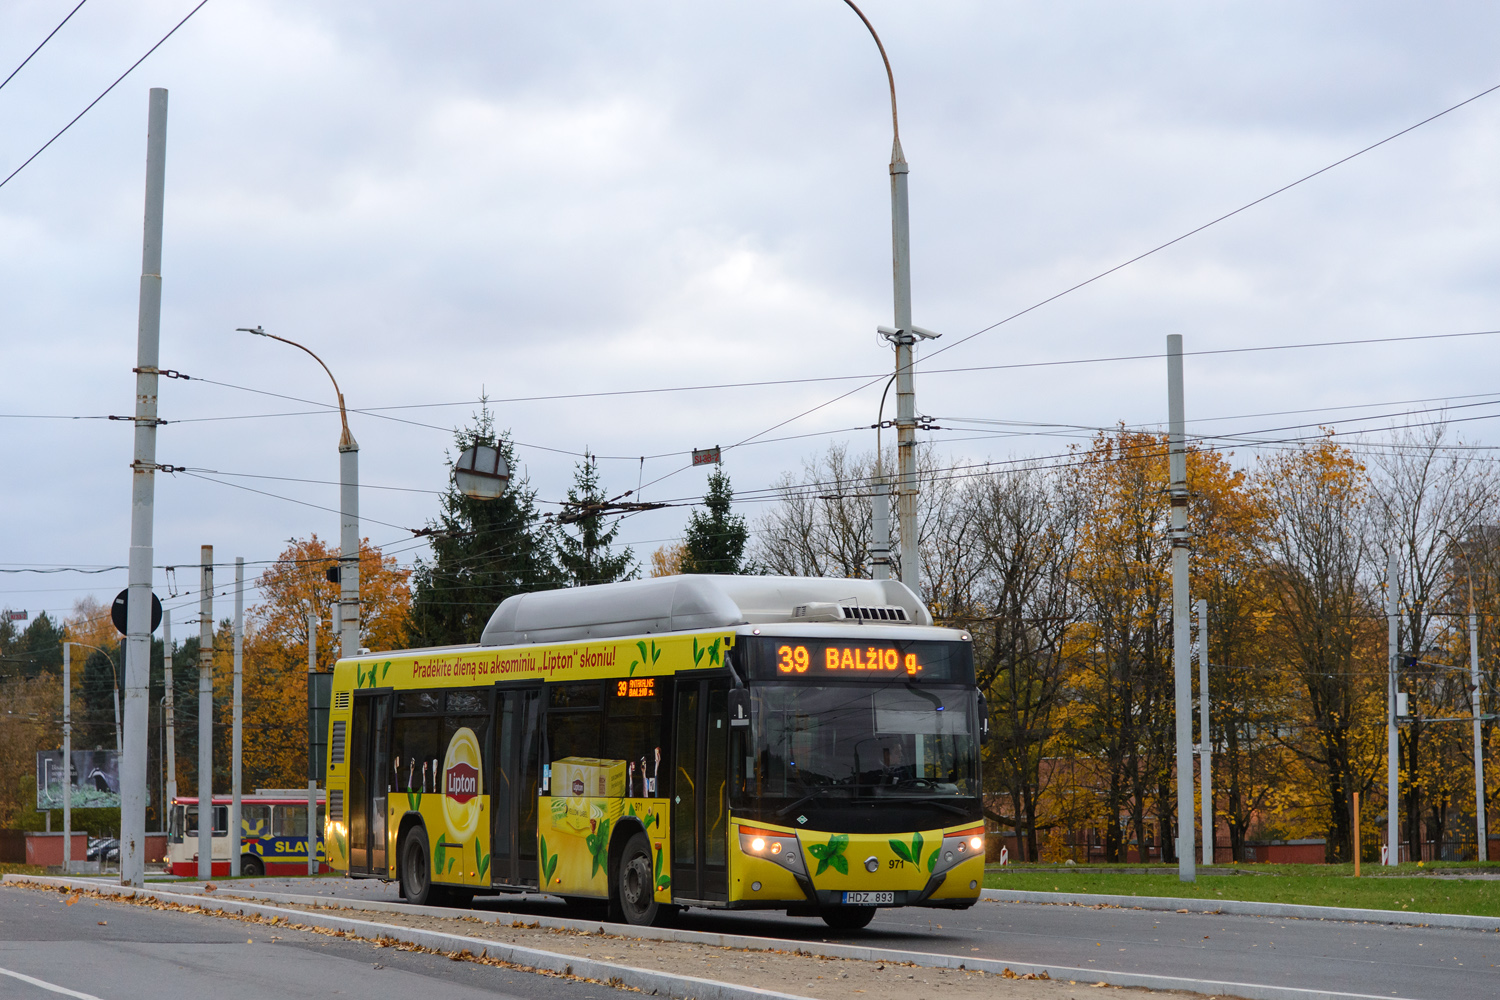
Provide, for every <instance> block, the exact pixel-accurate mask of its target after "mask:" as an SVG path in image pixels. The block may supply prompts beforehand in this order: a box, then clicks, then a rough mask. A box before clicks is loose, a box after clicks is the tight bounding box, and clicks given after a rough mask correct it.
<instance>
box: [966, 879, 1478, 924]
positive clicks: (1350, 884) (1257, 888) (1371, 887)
mask: <svg viewBox="0 0 1500 1000" xmlns="http://www.w3.org/2000/svg"><path fill="white" fill-rule="evenodd" d="M1209 871H1212V869H1210V870H1209ZM984 885H985V888H987V889H1000V890H1005V889H1020V890H1025V891H1028V892H1075V893H1095V894H1102V895H1110V896H1170V897H1177V898H1183V899H1237V900H1245V901H1248V902H1257V903H1293V904H1297V905H1301V906H1348V907H1357V908H1361V909H1368V910H1407V911H1411V912H1418V913H1462V914H1468V915H1471V916H1480V917H1500V880H1490V879H1471V880H1455V879H1443V878H1433V877H1431V876H1409V875H1375V876H1368V875H1367V876H1364V877H1362V878H1354V877H1353V875H1352V873H1351V874H1349V875H1343V874H1331V873H1330V874H1324V873H1319V874H1294V875H1276V876H1274V877H1269V878H1253V877H1252V878H1244V877H1236V878H1223V877H1216V876H1215V875H1212V874H1208V873H1207V872H1205V871H1200V872H1199V878H1198V881H1196V882H1179V881H1178V880H1177V876H1176V875H1175V874H1167V873H1166V872H1162V873H1160V874H1157V873H1151V874H1144V875H1141V874H1127V873H1124V872H1108V871H1093V870H1091V871H1069V870H1066V869H1053V870H1052V871H1035V870H1032V871H1028V870H1025V869H1017V870H1011V871H1000V872H994V871H992V872H988V873H986V874H985V879H984Z"/></svg>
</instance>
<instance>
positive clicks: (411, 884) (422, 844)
mask: <svg viewBox="0 0 1500 1000" xmlns="http://www.w3.org/2000/svg"><path fill="white" fill-rule="evenodd" d="M430 857H431V855H430V854H429V853H428V848H427V830H426V829H425V828H423V827H420V826H418V827H414V828H413V829H412V831H411V832H410V833H408V834H407V835H406V842H405V843H404V844H402V845H401V895H402V896H404V897H406V901H407V902H408V903H411V904H412V905H414V906H431V905H434V904H436V902H437V900H436V899H435V898H434V896H435V893H434V892H433V885H432V866H431V862H430V861H429V860H428V859H429V858H430Z"/></svg>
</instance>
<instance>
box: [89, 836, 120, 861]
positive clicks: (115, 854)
mask: <svg viewBox="0 0 1500 1000" xmlns="http://www.w3.org/2000/svg"><path fill="white" fill-rule="evenodd" d="M101 856H102V859H103V860H104V861H119V860H120V842H119V840H117V839H116V838H114V837H99V838H98V839H90V840H89V851H88V859H89V860H90V861H99V860H100V859H101Z"/></svg>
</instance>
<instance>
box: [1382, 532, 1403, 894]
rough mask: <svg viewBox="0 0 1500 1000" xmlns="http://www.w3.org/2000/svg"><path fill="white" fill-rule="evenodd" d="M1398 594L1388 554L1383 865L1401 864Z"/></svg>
mask: <svg viewBox="0 0 1500 1000" xmlns="http://www.w3.org/2000/svg"><path fill="white" fill-rule="evenodd" d="M1399 597H1400V594H1399V593H1398V592H1397V591H1396V553H1394V552H1392V553H1391V557H1390V560H1389V561H1388V562H1387V563H1386V567H1385V614H1386V620H1387V637H1386V638H1387V642H1386V647H1387V650H1388V653H1387V660H1386V685H1385V686H1386V698H1385V701H1386V709H1385V842H1386V852H1385V863H1386V864H1388V865H1395V864H1399V863H1400V861H1401V824H1400V822H1399V819H1400V817H1399V816H1398V815H1397V798H1398V794H1399V792H1400V785H1401V772H1400V770H1399V763H1398V761H1397V756H1398V752H1399V750H1400V746H1399V739H1398V736H1397V731H1396V640H1397V634H1398V632H1397V630H1398V628H1399V621H1398V619H1397V618H1396V610H1397V608H1398V607H1399V606H1400V602H1399Z"/></svg>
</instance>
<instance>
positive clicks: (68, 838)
mask: <svg viewBox="0 0 1500 1000" xmlns="http://www.w3.org/2000/svg"><path fill="white" fill-rule="evenodd" d="M62 772H63V773H62V793H63V874H64V875H71V874H72V873H73V644H72V643H71V642H65V643H63V759H62Z"/></svg>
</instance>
